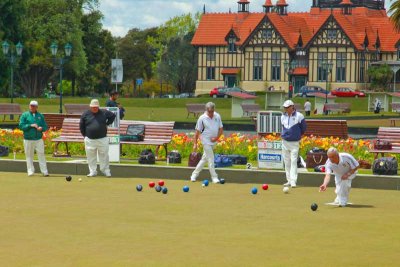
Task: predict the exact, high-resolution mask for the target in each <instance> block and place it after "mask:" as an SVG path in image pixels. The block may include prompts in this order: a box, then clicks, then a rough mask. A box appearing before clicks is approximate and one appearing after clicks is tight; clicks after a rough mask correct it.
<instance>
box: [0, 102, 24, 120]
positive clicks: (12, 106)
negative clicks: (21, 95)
mask: <svg viewBox="0 0 400 267" xmlns="http://www.w3.org/2000/svg"><path fill="white" fill-rule="evenodd" d="M22 113H23V112H22V109H21V106H20V105H19V104H17V103H0V115H4V117H3V121H5V119H6V116H7V115H8V116H10V119H11V116H12V115H17V116H21V115H22Z"/></svg>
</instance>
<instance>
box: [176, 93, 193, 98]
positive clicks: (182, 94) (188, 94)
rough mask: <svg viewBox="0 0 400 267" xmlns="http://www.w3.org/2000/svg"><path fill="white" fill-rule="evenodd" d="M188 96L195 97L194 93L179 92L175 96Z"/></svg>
mask: <svg viewBox="0 0 400 267" xmlns="http://www.w3.org/2000/svg"><path fill="white" fill-rule="evenodd" d="M189 97H195V95H194V93H181V94H179V95H177V96H176V98H189Z"/></svg>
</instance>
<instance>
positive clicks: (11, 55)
mask: <svg viewBox="0 0 400 267" xmlns="http://www.w3.org/2000/svg"><path fill="white" fill-rule="evenodd" d="M2 46H3V54H4V55H5V56H6V57H7V59H8V62H9V63H10V67H11V72H10V91H11V103H14V66H15V64H16V63H17V57H20V56H21V55H22V49H23V45H22V44H21V42H18V44H17V45H16V46H15V52H14V49H12V48H11V49H10V45H9V44H8V42H7V41H4V42H3V44H2ZM11 119H13V118H12V117H11Z"/></svg>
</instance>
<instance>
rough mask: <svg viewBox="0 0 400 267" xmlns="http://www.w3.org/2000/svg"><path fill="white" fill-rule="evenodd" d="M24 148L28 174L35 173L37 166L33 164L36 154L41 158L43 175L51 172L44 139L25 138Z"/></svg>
mask: <svg viewBox="0 0 400 267" xmlns="http://www.w3.org/2000/svg"><path fill="white" fill-rule="evenodd" d="M24 150H25V157H26V167H27V170H28V175H33V174H34V173H35V167H34V166H33V156H34V154H35V150H36V154H37V156H38V159H39V167H40V172H41V173H43V175H47V174H49V172H48V171H47V165H46V157H45V156H44V142H43V139H39V140H25V139H24Z"/></svg>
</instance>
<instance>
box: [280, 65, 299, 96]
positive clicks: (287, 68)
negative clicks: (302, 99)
mask: <svg viewBox="0 0 400 267" xmlns="http://www.w3.org/2000/svg"><path fill="white" fill-rule="evenodd" d="M283 66H284V68H285V72H286V73H287V75H288V95H289V98H292V94H291V93H293V92H290V78H291V77H290V74H291V73H292V71H293V70H294V69H295V68H296V67H297V61H296V60H293V61H292V62H289V61H287V60H285V61H284V62H283Z"/></svg>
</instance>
